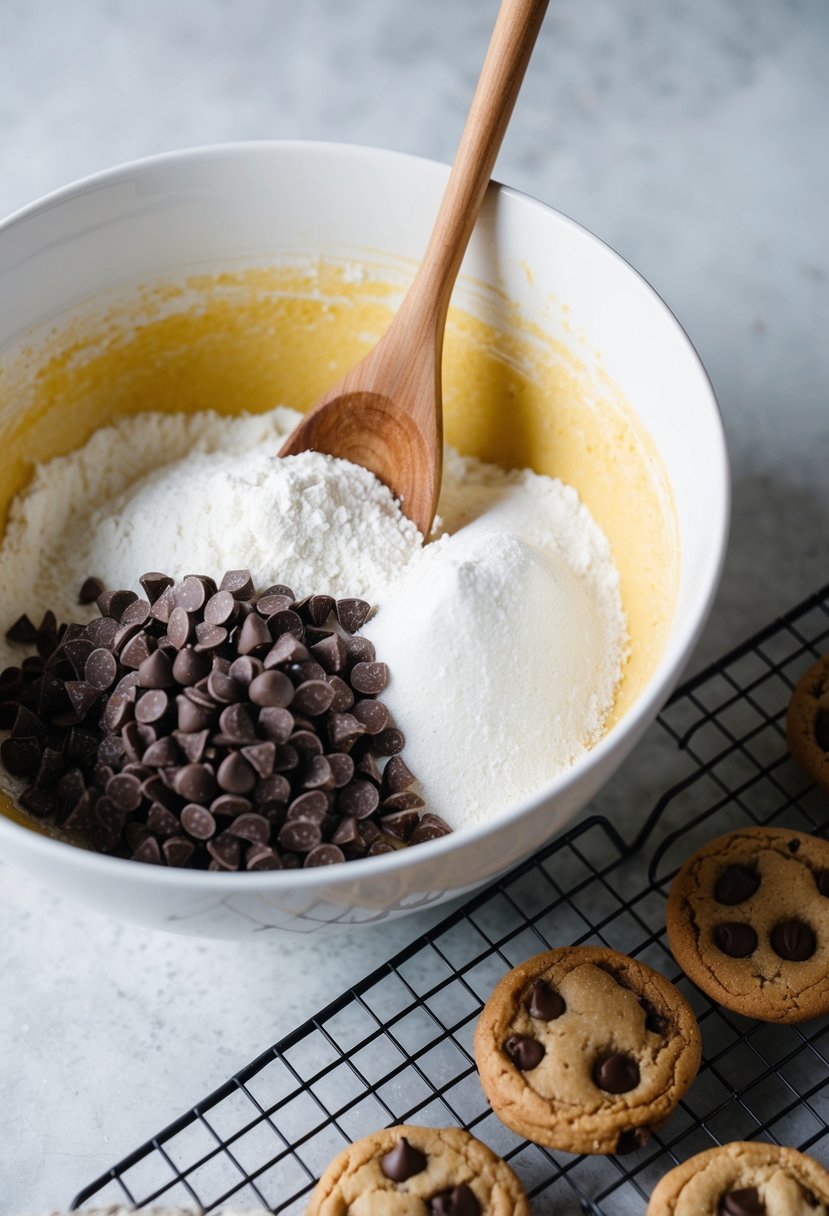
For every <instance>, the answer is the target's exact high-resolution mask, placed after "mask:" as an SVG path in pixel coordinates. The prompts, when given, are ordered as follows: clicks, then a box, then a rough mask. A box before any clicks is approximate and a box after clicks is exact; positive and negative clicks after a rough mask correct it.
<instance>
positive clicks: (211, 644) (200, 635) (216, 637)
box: [195, 621, 228, 654]
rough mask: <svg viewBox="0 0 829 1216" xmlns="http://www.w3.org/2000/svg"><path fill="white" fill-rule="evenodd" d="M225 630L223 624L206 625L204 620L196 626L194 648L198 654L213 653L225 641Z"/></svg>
mask: <svg viewBox="0 0 829 1216" xmlns="http://www.w3.org/2000/svg"><path fill="white" fill-rule="evenodd" d="M227 636H228V635H227V630H226V629H225V628H224V626H223V625H208V624H206V623H205V622H204V621H202V622H201V623H200V624H198V625H197V626H196V645H195V649H196V650H197V651H198V652H199V654H207V653H210V654H212V653H214V652H215V651H217V650H218V649H219V647H220V646H224V644H225V642H226V641H227Z"/></svg>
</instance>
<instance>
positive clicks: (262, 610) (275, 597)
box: [256, 592, 293, 617]
mask: <svg viewBox="0 0 829 1216" xmlns="http://www.w3.org/2000/svg"><path fill="white" fill-rule="evenodd" d="M292 603H293V597H292V596H290V595H282V594H280V593H279V592H270V593H266V594H265V595H260V597H259V599H258V600H257V601H256V611H257V612H258V613H259V615H260V616H264V617H270V616H275V615H276V614H277V612H287V610H288V609H289V608H290V607H291V604H292Z"/></svg>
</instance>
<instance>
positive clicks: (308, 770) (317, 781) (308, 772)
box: [299, 756, 334, 790]
mask: <svg viewBox="0 0 829 1216" xmlns="http://www.w3.org/2000/svg"><path fill="white" fill-rule="evenodd" d="M299 782H300V785H301V786H302V788H303V789H306V790H318V789H319V790H323V789H325V790H330V789H333V787H334V779H333V777H332V775H331V765H330V764H329V763H328V761H327V760H326V758H325V756H312V757H311V759H310V760H308V761H307V762H306V764H305V767H304V768H303V770H302V773H301V774H300V778H299Z"/></svg>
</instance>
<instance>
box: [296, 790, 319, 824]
mask: <svg viewBox="0 0 829 1216" xmlns="http://www.w3.org/2000/svg"><path fill="white" fill-rule="evenodd" d="M327 814H328V799H327V798H326V796H325V794H324V793H323V792H322V790H309V791H308V793H307V794H300V795H299V797H298V798H294V800H293V802H291V803H290V804H289V806H288V818H289V819H310V820H312V821H313V822H314V823H322V822H323V820H324V819H325V817H326V815H327Z"/></svg>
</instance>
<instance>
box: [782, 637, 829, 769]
mask: <svg viewBox="0 0 829 1216" xmlns="http://www.w3.org/2000/svg"><path fill="white" fill-rule="evenodd" d="M786 738H787V740H788V744H789V751H790V752H791V753H792V756H793V757H794V759H795V760H796V761H797V763H798V764H799V765H800V767H801V768H802V769H804V771H805V772H807V773H808V774H809V776H810V777H811V778H812V780H813V781H814V782H815V784H816V785H819V786H820V788H821V789H823V790H825V791H826V792H827V793H829V654H825V655H824V656H823V658H821V659H818V661H817V663H814V664H813V665H812V666H811V667H810V668H809V670H808V671H807V672H806V673H805V674H804V675H803V676H801V678H800V680H799V681H798V683H797V687H796V688H795V690H794V692H793V693H792V697H791V700H790V701H789V711H788V713H787V715H786Z"/></svg>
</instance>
